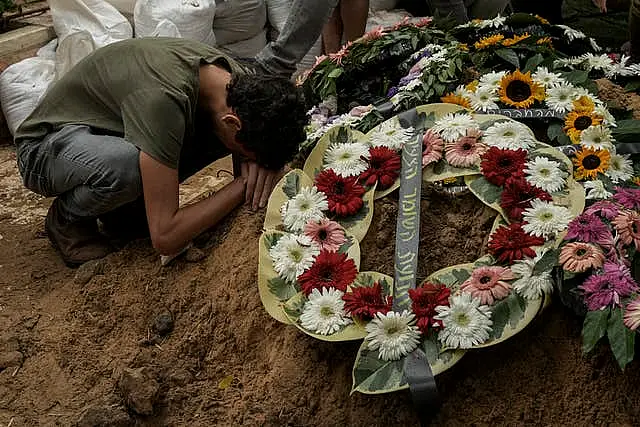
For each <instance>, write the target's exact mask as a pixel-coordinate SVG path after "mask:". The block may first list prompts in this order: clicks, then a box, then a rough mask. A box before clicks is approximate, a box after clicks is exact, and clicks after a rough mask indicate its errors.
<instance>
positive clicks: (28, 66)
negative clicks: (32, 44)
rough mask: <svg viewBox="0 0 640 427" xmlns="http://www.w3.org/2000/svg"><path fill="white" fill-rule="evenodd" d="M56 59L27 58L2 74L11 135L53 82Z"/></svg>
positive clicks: (0, 98) (0, 95)
mask: <svg viewBox="0 0 640 427" xmlns="http://www.w3.org/2000/svg"><path fill="white" fill-rule="evenodd" d="M55 70H56V64H55V61H52V60H50V59H45V58H38V57H34V58H27V59H25V60H23V61H20V62H18V63H16V64H13V65H11V66H9V67H8V68H7V69H6V70H5V71H4V72H3V73H2V74H0V104H2V113H3V114H4V117H5V118H6V120H7V125H8V127H9V130H10V131H11V134H12V135H13V134H15V132H16V129H18V127H19V126H20V124H22V122H23V121H24V119H26V118H27V116H29V114H31V113H32V112H33V110H34V109H35V108H36V106H37V105H38V103H39V102H40V99H42V96H43V95H44V94H45V92H46V91H47V88H48V87H49V85H50V84H51V82H53V80H54V76H55Z"/></svg>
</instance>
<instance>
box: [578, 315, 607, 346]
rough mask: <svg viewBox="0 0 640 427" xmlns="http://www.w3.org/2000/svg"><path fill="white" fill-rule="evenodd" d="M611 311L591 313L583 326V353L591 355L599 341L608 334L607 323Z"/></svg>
mask: <svg viewBox="0 0 640 427" xmlns="http://www.w3.org/2000/svg"><path fill="white" fill-rule="evenodd" d="M610 314H611V309H610V308H606V309H605V310H597V311H589V312H587V315H586V317H585V318H584V323H583V325H582V352H583V353H585V354H587V353H590V352H591V351H592V350H593V349H594V348H595V347H596V344H597V343H598V341H600V339H601V338H602V337H604V335H605V334H606V333H607V323H608V321H609V315H610Z"/></svg>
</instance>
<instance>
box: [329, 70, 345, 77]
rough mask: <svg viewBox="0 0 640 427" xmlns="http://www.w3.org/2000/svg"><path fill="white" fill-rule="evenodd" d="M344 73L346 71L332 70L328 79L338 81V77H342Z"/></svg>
mask: <svg viewBox="0 0 640 427" xmlns="http://www.w3.org/2000/svg"><path fill="white" fill-rule="evenodd" d="M343 72H344V70H343V69H342V68H336V69H334V70H332V71H331V72H330V73H329V74H327V78H330V79H337V78H338V77H340V76H341V75H342V73H343Z"/></svg>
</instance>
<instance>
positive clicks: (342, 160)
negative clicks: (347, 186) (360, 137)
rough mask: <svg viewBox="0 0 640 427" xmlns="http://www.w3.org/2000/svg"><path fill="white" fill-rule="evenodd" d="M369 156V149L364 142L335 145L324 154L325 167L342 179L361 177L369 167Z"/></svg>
mask: <svg viewBox="0 0 640 427" xmlns="http://www.w3.org/2000/svg"><path fill="white" fill-rule="evenodd" d="M369 156H370V154H369V147H368V146H367V145H366V144H363V143H362V142H348V143H342V144H333V145H331V146H330V147H329V149H328V150H327V152H326V153H325V154H324V167H325V169H333V171H334V172H335V173H336V174H338V175H340V176H342V177H348V176H355V175H360V174H361V173H362V172H364V171H366V170H367V168H368V167H369V163H368V162H367V160H368V159H369Z"/></svg>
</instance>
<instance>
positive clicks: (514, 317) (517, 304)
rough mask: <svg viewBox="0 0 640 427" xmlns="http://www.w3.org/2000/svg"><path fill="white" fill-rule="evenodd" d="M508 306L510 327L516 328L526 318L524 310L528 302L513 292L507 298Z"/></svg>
mask: <svg viewBox="0 0 640 427" xmlns="http://www.w3.org/2000/svg"><path fill="white" fill-rule="evenodd" d="M505 301H506V303H507V305H508V306H509V325H511V327H512V328H515V327H516V326H517V325H518V323H519V322H520V319H522V318H523V317H524V310H525V308H526V304H527V303H526V302H525V301H524V298H522V297H521V296H520V295H518V294H517V293H515V292H512V293H511V295H509V296H508V297H507V298H505Z"/></svg>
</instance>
